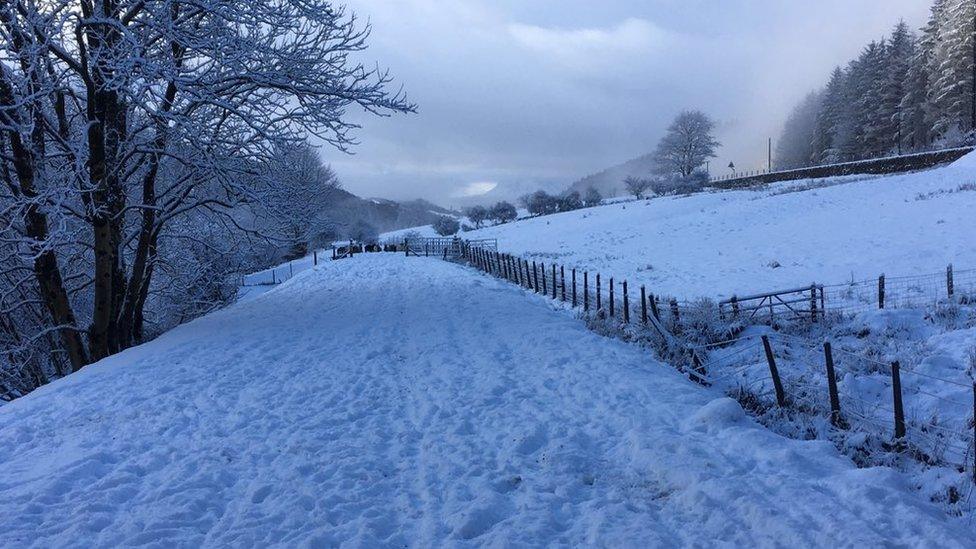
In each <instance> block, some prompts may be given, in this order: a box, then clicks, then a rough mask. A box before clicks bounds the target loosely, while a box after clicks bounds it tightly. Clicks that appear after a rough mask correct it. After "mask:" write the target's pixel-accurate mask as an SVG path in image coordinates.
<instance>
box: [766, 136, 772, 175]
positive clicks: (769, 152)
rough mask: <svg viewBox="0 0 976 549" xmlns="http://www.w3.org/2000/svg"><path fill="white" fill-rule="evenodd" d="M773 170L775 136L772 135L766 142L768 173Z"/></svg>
mask: <svg viewBox="0 0 976 549" xmlns="http://www.w3.org/2000/svg"><path fill="white" fill-rule="evenodd" d="M772 171H773V138H772V137H770V138H769V141H767V143H766V173H772Z"/></svg>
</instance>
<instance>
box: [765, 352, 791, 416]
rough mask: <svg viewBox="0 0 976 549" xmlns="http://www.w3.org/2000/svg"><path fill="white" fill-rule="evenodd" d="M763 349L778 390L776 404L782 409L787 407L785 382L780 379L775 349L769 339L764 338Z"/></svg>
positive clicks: (774, 385)
mask: <svg viewBox="0 0 976 549" xmlns="http://www.w3.org/2000/svg"><path fill="white" fill-rule="evenodd" d="M762 342H763V349H764V350H765V351H766V362H767V363H768V364H769V375H770V376H772V378H773V389H775V390H776V403H777V404H779V406H780V407H781V408H782V407H784V406H786V393H784V392H783V382H782V381H781V380H780V379H779V369H777V368H776V357H775V356H773V347H772V346H771V345H770V344H769V337H768V336H762Z"/></svg>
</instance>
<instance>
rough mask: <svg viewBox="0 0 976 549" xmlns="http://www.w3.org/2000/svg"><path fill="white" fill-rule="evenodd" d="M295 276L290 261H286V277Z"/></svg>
mask: <svg viewBox="0 0 976 549" xmlns="http://www.w3.org/2000/svg"><path fill="white" fill-rule="evenodd" d="M293 276H295V269H293V268H292V266H291V261H289V262H288V278H291V277H293Z"/></svg>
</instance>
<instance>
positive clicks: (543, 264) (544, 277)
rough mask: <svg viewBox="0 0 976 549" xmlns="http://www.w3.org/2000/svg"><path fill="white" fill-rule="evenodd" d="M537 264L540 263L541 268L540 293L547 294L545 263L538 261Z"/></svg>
mask: <svg viewBox="0 0 976 549" xmlns="http://www.w3.org/2000/svg"><path fill="white" fill-rule="evenodd" d="M539 265H542V269H540V270H541V271H542V295H546V296H547V295H549V289H548V288H547V287H546V264H545V263H541V262H540V263H539Z"/></svg>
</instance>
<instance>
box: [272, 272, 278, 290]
mask: <svg viewBox="0 0 976 549" xmlns="http://www.w3.org/2000/svg"><path fill="white" fill-rule="evenodd" d="M275 284H277V282H275V270H274V269H271V285H272V286H274V285H275Z"/></svg>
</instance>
